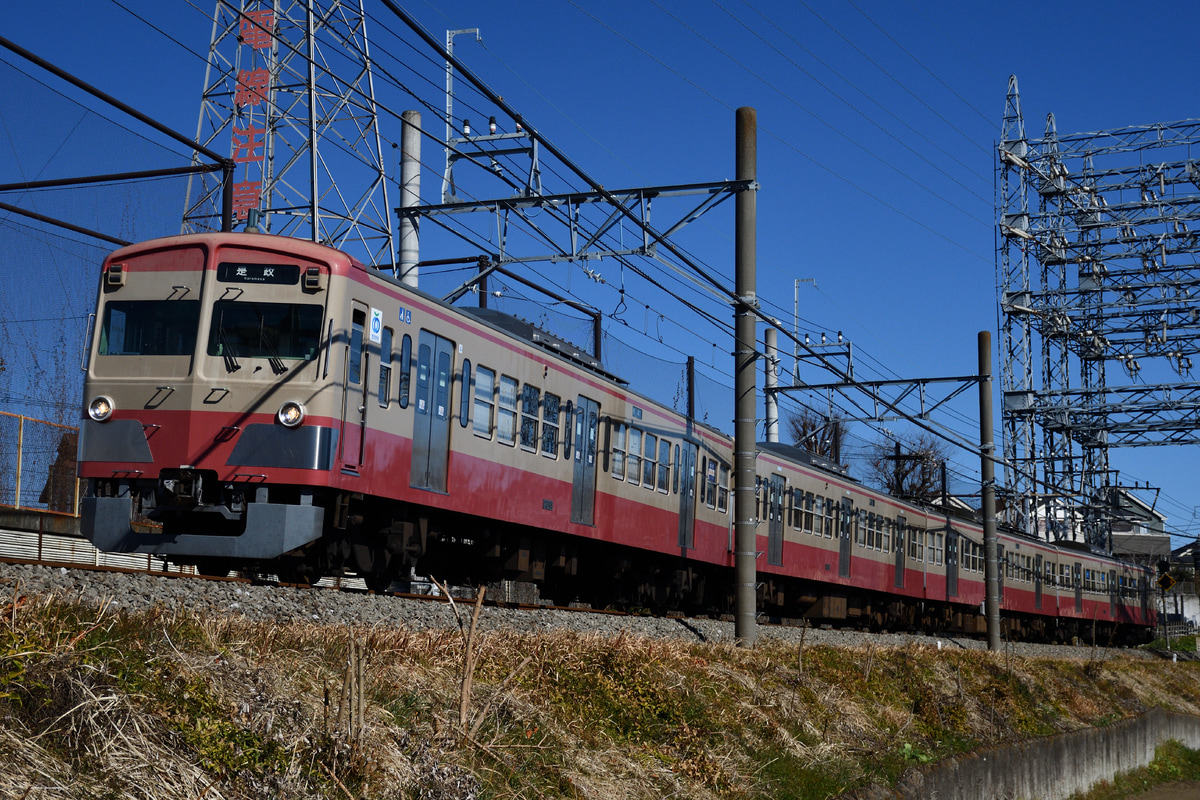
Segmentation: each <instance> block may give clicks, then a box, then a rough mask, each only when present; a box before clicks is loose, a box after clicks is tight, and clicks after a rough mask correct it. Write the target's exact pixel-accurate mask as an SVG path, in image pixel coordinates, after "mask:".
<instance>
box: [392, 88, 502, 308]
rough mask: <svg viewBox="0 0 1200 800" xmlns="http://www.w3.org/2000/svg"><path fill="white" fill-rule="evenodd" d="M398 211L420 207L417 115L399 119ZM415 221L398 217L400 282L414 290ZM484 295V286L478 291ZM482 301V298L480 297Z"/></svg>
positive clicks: (417, 236)
mask: <svg viewBox="0 0 1200 800" xmlns="http://www.w3.org/2000/svg"><path fill="white" fill-rule="evenodd" d="M400 121H401V128H400V207H401V208H411V207H413V206H419V205H421V112H420V111H413V110H409V111H405V112H404V113H403V114H401V115H400ZM417 225H418V222H417V219H416V218H415V217H404V216H402V217H400V275H399V277H400V280H401V282H403V283H404V285H406V286H412V287H413V288H414V289H415V288H416V287H417V282H418V273H417V262H419V261H420V260H421V230H420V228H419V227H418V226H417ZM482 288H483V289H484V290H485V291H486V288H487V287H486V286H484V287H482ZM481 298H482V295H481Z"/></svg>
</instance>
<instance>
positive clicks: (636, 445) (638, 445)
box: [629, 428, 642, 486]
mask: <svg viewBox="0 0 1200 800" xmlns="http://www.w3.org/2000/svg"><path fill="white" fill-rule="evenodd" d="M641 478H642V432H641V431H640V430H638V429H637V428H630V429H629V482H630V483H632V484H634V485H635V486H636V485H637V484H638V482H639V481H640V480H641Z"/></svg>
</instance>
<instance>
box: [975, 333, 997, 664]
mask: <svg viewBox="0 0 1200 800" xmlns="http://www.w3.org/2000/svg"><path fill="white" fill-rule="evenodd" d="M995 452H996V446H995V443H994V442H993V441H992V335H991V334H990V333H988V332H987V331H980V332H979V461H980V465H979V466H980V472H981V474H982V477H983V481H982V490H983V491H982V495H983V508H982V509H981V510H982V512H983V556H984V567H983V570H984V572H983V579H984V600H983V605H984V615H985V617H986V619H987V639H988V650H992V651H996V650H999V649H1000V563H999V561H998V555H999V552H998V548H997V546H996V465H995V462H993V461H992V458H993V457H994V456H995Z"/></svg>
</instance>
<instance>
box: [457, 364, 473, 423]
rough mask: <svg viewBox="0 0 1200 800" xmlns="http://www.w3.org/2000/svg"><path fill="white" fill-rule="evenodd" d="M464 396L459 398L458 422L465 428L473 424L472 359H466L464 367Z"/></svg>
mask: <svg viewBox="0 0 1200 800" xmlns="http://www.w3.org/2000/svg"><path fill="white" fill-rule="evenodd" d="M460 389H461V391H462V395H461V396H460V397H459V398H458V422H459V424H460V425H462V426H463V427H464V428H465V427H467V426H468V425H470V424H471V359H469V358H464V359H463V365H462V385H461V387H460Z"/></svg>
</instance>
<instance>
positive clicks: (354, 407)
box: [342, 303, 367, 470]
mask: <svg viewBox="0 0 1200 800" xmlns="http://www.w3.org/2000/svg"><path fill="white" fill-rule="evenodd" d="M366 326H367V309H366V307H365V306H361V305H359V304H358V303H354V304H353V307H352V310H351V314H350V344H349V347H348V348H347V350H346V374H345V376H344V386H345V391H343V392H342V466H343V468H345V469H350V470H357V469H358V467H359V465H360V464H362V455H363V429H364V428H365V427H366V424H367V346H366V338H365V336H364V334H365V331H366Z"/></svg>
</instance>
